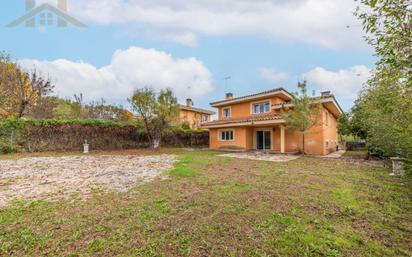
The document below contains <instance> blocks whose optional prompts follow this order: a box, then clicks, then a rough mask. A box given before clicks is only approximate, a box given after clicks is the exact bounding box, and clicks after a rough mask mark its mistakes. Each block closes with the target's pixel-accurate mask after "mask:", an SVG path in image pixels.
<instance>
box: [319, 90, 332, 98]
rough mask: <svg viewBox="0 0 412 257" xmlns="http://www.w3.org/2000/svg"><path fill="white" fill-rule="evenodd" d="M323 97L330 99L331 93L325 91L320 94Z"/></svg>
mask: <svg viewBox="0 0 412 257" xmlns="http://www.w3.org/2000/svg"><path fill="white" fill-rule="evenodd" d="M320 94H321V96H322V97H329V96H331V94H330V91H324V92H321V93H320Z"/></svg>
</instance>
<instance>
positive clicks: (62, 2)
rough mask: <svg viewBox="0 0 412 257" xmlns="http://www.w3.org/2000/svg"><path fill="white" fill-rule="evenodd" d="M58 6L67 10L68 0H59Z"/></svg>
mask: <svg viewBox="0 0 412 257" xmlns="http://www.w3.org/2000/svg"><path fill="white" fill-rule="evenodd" d="M57 8H59V10H61V11H63V12H67V0H58V2H57Z"/></svg>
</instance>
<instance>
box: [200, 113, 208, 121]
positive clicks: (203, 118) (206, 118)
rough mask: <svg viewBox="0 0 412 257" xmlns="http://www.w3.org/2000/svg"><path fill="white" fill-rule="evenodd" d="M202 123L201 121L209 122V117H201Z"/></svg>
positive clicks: (205, 115) (204, 115)
mask: <svg viewBox="0 0 412 257" xmlns="http://www.w3.org/2000/svg"><path fill="white" fill-rule="evenodd" d="M202 121H203V122H206V121H209V115H207V114H203V115H202Z"/></svg>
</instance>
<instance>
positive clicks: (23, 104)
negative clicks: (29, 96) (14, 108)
mask: <svg viewBox="0 0 412 257" xmlns="http://www.w3.org/2000/svg"><path fill="white" fill-rule="evenodd" d="M27 105H28V101H26V100H21V102H20V107H19V112H18V114H17V118H19V119H20V118H22V117H23V115H24V111H25V110H26V107H27Z"/></svg>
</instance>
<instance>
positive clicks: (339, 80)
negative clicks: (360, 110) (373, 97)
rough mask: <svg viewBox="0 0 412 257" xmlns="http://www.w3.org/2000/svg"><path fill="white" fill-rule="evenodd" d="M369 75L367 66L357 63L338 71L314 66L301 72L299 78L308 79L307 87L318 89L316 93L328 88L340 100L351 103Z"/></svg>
mask: <svg viewBox="0 0 412 257" xmlns="http://www.w3.org/2000/svg"><path fill="white" fill-rule="evenodd" d="M370 75H371V71H370V69H369V68H368V67H366V66H364V65H357V66H353V67H351V68H348V69H341V70H338V71H329V70H326V69H324V68H322V67H316V68H314V69H313V70H311V71H309V72H307V73H305V74H303V75H302V76H301V78H302V79H306V80H307V81H308V87H309V89H312V88H314V89H316V90H319V91H318V93H319V92H320V91H329V90H330V91H332V93H333V94H334V95H335V96H336V97H337V98H338V99H339V100H340V101H343V102H346V103H353V101H354V100H355V99H356V98H357V96H358V93H359V91H360V90H361V89H362V86H363V84H364V83H365V82H366V81H367V80H368V79H369V77H370Z"/></svg>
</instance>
